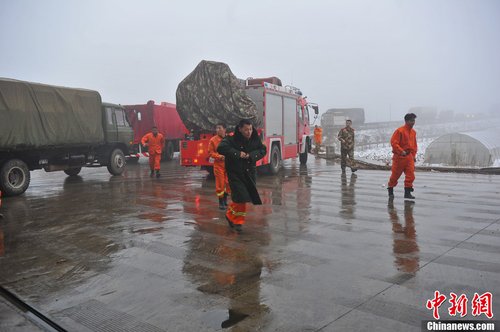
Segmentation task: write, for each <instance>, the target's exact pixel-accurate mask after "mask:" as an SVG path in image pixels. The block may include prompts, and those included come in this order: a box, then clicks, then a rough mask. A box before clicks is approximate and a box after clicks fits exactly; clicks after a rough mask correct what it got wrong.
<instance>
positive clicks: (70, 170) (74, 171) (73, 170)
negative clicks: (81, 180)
mask: <svg viewBox="0 0 500 332" xmlns="http://www.w3.org/2000/svg"><path fill="white" fill-rule="evenodd" d="M81 170H82V168H81V167H74V168H68V169H65V170H64V173H66V174H68V175H69V176H76V175H78V174H80V171H81Z"/></svg>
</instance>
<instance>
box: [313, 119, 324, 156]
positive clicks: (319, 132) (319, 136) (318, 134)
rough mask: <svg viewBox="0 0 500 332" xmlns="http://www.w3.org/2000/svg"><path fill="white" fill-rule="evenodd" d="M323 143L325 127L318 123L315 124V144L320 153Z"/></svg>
mask: <svg viewBox="0 0 500 332" xmlns="http://www.w3.org/2000/svg"><path fill="white" fill-rule="evenodd" d="M321 143H323V128H321V127H318V126H317V125H316V126H314V146H315V148H316V153H319V149H320V148H321Z"/></svg>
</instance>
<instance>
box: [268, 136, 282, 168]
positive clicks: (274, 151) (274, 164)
mask: <svg viewBox="0 0 500 332" xmlns="http://www.w3.org/2000/svg"><path fill="white" fill-rule="evenodd" d="M267 167H268V171H269V174H272V175H276V174H278V172H279V171H280V168H281V153H280V148H279V147H278V146H277V145H276V144H275V145H273V147H272V148H271V160H270V161H269V165H268V166H267Z"/></svg>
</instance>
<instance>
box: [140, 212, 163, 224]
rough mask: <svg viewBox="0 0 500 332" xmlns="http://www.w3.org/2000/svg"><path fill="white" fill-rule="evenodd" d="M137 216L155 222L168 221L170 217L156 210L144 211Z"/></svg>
mask: <svg viewBox="0 0 500 332" xmlns="http://www.w3.org/2000/svg"><path fill="white" fill-rule="evenodd" d="M137 217H138V218H140V219H147V220H151V221H153V222H164V221H167V220H168V219H169V218H168V217H167V216H165V215H164V214H162V213H154V212H152V213H143V214H140V215H138V216H137Z"/></svg>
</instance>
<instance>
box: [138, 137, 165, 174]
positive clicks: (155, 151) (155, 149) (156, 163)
mask: <svg viewBox="0 0 500 332" xmlns="http://www.w3.org/2000/svg"><path fill="white" fill-rule="evenodd" d="M141 143H142V145H146V144H147V145H148V152H149V168H150V169H151V170H155V171H159V170H160V160H161V151H162V150H163V147H164V146H165V139H164V138H163V135H162V134H160V133H158V134H157V135H156V136H155V135H153V133H148V134H146V135H144V137H143V138H142V140H141Z"/></svg>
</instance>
